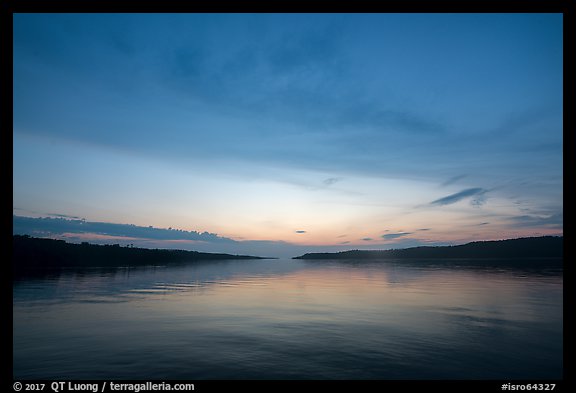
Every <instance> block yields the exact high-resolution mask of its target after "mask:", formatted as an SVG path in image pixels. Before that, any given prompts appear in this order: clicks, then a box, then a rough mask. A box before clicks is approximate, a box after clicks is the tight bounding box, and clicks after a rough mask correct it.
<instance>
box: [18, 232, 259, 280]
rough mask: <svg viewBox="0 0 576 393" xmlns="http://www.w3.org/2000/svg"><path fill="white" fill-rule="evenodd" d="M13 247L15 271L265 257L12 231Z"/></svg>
mask: <svg viewBox="0 0 576 393" xmlns="http://www.w3.org/2000/svg"><path fill="white" fill-rule="evenodd" d="M12 251H13V254H12V266H13V270H14V271H15V272H17V271H21V270H29V269H50V268H61V267H117V266H144V265H154V264H156V265H164V264H169V263H178V262H191V261H209V260H226V259H266V258H262V257H255V256H247V255H230V254H213V253H205V252H198V251H184V250H166V249H147V248H136V247H120V245H118V244H114V245H96V244H89V243H82V244H73V243H66V242H65V241H63V240H53V239H40V238H35V237H30V236H27V235H24V236H22V235H13V247H12Z"/></svg>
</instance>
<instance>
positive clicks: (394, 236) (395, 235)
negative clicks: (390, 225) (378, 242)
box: [382, 232, 412, 240]
mask: <svg viewBox="0 0 576 393" xmlns="http://www.w3.org/2000/svg"><path fill="white" fill-rule="evenodd" d="M410 234H412V232H398V233H387V234H385V235H382V238H383V239H386V240H391V239H397V238H399V237H402V236H406V235H410Z"/></svg>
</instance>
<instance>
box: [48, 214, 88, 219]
mask: <svg viewBox="0 0 576 393" xmlns="http://www.w3.org/2000/svg"><path fill="white" fill-rule="evenodd" d="M47 216H49V217H55V218H70V219H73V220H81V218H80V217H78V216H70V215H68V214H58V213H48V214H47Z"/></svg>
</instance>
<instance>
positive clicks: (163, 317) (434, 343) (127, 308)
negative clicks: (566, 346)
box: [13, 260, 563, 380]
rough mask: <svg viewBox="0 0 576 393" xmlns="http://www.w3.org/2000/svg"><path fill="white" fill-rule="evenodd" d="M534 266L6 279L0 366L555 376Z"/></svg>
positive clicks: (556, 304) (25, 370)
mask: <svg viewBox="0 0 576 393" xmlns="http://www.w3.org/2000/svg"><path fill="white" fill-rule="evenodd" d="M159 265H161V263H159ZM537 265H538V264H537ZM542 265H545V266H548V267H540V266H532V267H531V268H517V267H515V266H514V264H502V263H499V262H497V261H492V262H486V261H485V262H482V261H476V262H471V261H457V262H452V263H443V262H442V261H417V260H412V261H407V260H385V261H362V262H360V261H333V260H330V261H326V260H324V261H304V260H244V261H219V262H206V263H191V264H183V265H177V266H164V267H163V266H151V267H144V268H130V269H129V268H118V269H98V268H94V269H84V270H61V271H59V272H53V273H52V274H46V275H43V276H36V277H20V278H15V281H14V285H13V295H14V300H13V306H14V308H13V333H14V339H13V363H14V377H15V378H16V379H26V378H30V379H32V378H33V379H148V380H150V379H188V380H189V379H425V380H429V379H451V380H452V379H506V380H510V379H529V380H534V379H561V378H562V354H563V353H562V344H563V341H562V333H563V332H562V320H563V316H562V281H563V280H562V270H561V265H560V266H558V265H559V264H558V263H556V264H548V262H545V261H544V262H543V263H542Z"/></svg>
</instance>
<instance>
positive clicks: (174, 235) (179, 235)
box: [12, 215, 236, 243]
mask: <svg viewBox="0 0 576 393" xmlns="http://www.w3.org/2000/svg"><path fill="white" fill-rule="evenodd" d="M62 216H64V215H62ZM12 217H13V219H12V232H13V233H14V234H22V235H23V234H27V235H33V236H56V235H62V234H84V237H86V234H92V235H94V237H96V238H98V237H101V236H112V237H119V238H138V239H148V240H192V241H200V242H208V243H236V241H235V240H233V239H229V238H226V237H221V236H218V235H217V234H215V233H209V232H197V231H185V230H180V229H164V228H154V227H152V226H149V227H142V226H136V225H130V224H114V223H109V222H91V221H85V220H77V219H65V218H61V217H58V218H52V217H44V218H31V217H22V216H16V215H14V216H12Z"/></svg>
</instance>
